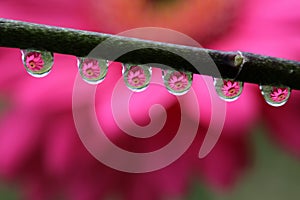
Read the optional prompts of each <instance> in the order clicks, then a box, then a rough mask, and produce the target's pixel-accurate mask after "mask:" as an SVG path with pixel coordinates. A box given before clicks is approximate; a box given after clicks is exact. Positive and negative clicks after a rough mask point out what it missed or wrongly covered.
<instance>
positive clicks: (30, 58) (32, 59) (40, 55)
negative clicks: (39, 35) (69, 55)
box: [21, 49, 53, 78]
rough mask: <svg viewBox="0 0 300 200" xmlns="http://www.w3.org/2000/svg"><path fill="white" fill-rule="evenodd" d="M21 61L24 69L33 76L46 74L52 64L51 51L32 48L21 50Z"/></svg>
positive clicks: (38, 76)
mask: <svg viewBox="0 0 300 200" xmlns="http://www.w3.org/2000/svg"><path fill="white" fill-rule="evenodd" d="M21 53H22V61H23V64H24V67H25V69H26V71H27V72H28V73H29V74H30V75H32V76H33V77H37V78H40V77H44V76H46V75H48V74H49V73H50V71H51V69H52V66H53V53H52V52H48V51H38V50H32V49H26V50H21Z"/></svg>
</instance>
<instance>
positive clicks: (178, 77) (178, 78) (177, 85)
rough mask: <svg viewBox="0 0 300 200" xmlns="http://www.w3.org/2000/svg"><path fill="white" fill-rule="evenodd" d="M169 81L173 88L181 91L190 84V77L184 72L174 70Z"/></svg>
mask: <svg viewBox="0 0 300 200" xmlns="http://www.w3.org/2000/svg"><path fill="white" fill-rule="evenodd" d="M168 83H169V86H170V88H171V89H173V90H176V91H180V90H184V89H186V87H187V86H188V78H187V76H186V74H185V73H183V72H174V73H172V74H171V76H170V79H169V81H168Z"/></svg>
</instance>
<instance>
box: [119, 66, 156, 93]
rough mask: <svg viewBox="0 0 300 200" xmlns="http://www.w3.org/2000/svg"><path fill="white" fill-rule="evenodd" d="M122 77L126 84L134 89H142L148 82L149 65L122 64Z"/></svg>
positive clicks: (149, 74)
mask: <svg viewBox="0 0 300 200" xmlns="http://www.w3.org/2000/svg"><path fill="white" fill-rule="evenodd" d="M122 74H123V78H124V81H125V84H126V86H127V87H128V88H129V89H130V90H132V91H134V92H141V91H144V90H145V89H146V88H147V87H148V86H149V83H150V80H151V75H152V70H151V67H148V66H144V65H128V64H123V70H122Z"/></svg>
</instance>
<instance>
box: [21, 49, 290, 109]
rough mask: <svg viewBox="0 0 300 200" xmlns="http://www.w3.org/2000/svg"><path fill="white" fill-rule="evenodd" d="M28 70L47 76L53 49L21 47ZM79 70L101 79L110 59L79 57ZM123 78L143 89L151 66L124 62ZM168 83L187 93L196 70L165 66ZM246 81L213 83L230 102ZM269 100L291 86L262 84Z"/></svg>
mask: <svg viewBox="0 0 300 200" xmlns="http://www.w3.org/2000/svg"><path fill="white" fill-rule="evenodd" d="M21 52H22V60H23V64H24V66H25V69H26V71H27V72H28V73H29V74H30V75H32V76H34V77H44V76H46V75H47V74H49V72H50V71H51V68H52V66H53V53H51V52H47V51H37V50H30V49H29V50H21ZM77 60H78V69H79V73H80V75H81V77H82V79H83V80H84V81H86V82H87V83H89V84H99V83H101V82H102V81H103V80H104V79H105V76H106V74H107V71H108V66H109V62H108V61H106V60H102V59H94V58H78V59H77ZM122 74H123V78H124V82H125V84H126V85H127V87H128V88H129V89H130V90H132V91H134V92H141V91H144V90H145V89H146V88H147V87H148V86H149V84H150V81H151V76H152V70H151V67H148V66H144V65H129V64H123V70H122ZM162 78H163V82H164V85H165V87H166V88H167V90H168V91H169V92H170V93H171V94H173V95H177V96H180V95H184V94H186V93H187V92H188V91H189V89H190V88H191V86H192V81H193V74H192V73H191V72H179V71H175V70H172V69H165V70H162ZM243 85H244V83H243V82H238V81H233V80H229V79H221V78H214V86H215V88H216V92H217V94H218V95H219V97H220V98H221V99H223V100H225V101H227V102H232V101H235V100H237V99H238V98H239V96H240V95H241V93H242V91H243ZM260 90H261V92H262V95H263V97H264V99H265V100H266V102H267V103H268V104H269V105H271V106H275V107H278V106H282V105H284V104H285V103H286V102H287V100H288V99H289V96H290V94H291V90H290V88H288V87H273V86H260Z"/></svg>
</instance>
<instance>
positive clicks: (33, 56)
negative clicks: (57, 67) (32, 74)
mask: <svg viewBox="0 0 300 200" xmlns="http://www.w3.org/2000/svg"><path fill="white" fill-rule="evenodd" d="M25 62H26V66H27V68H28V69H30V70H32V71H39V70H41V69H42V68H43V67H44V61H43V58H42V54H41V53H39V52H30V53H28V54H27V55H26V59H25Z"/></svg>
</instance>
